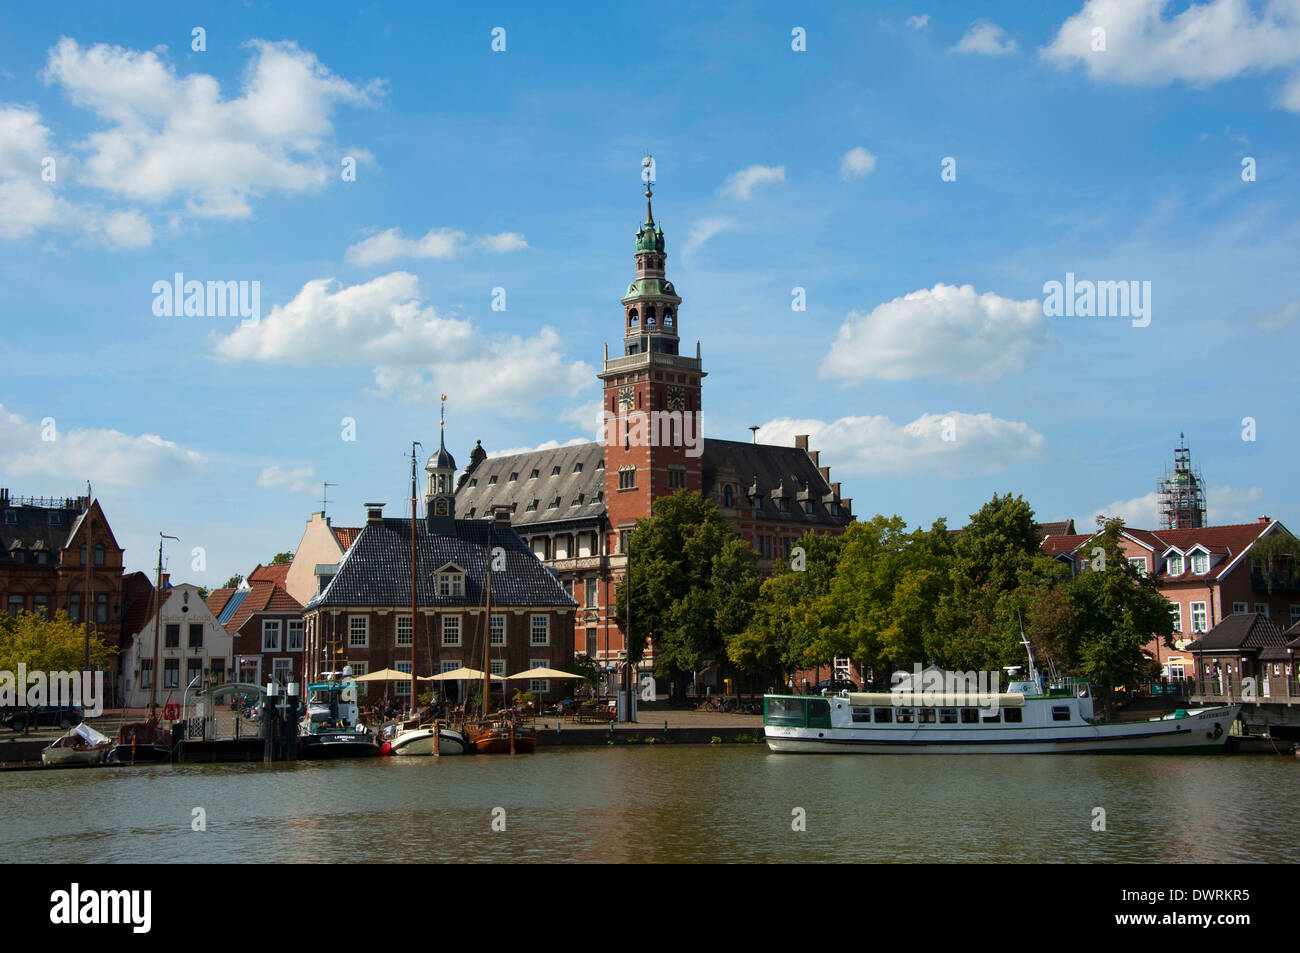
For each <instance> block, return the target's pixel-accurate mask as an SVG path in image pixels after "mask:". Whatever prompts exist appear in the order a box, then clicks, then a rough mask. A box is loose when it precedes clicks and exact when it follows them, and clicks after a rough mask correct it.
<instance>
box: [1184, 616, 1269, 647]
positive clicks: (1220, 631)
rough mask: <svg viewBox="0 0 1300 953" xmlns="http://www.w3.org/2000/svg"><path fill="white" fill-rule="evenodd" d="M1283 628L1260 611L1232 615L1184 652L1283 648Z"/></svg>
mask: <svg viewBox="0 0 1300 953" xmlns="http://www.w3.org/2000/svg"><path fill="white" fill-rule="evenodd" d="M1285 644H1286V637H1285V636H1283V635H1282V628H1281V626H1279V625H1278V624H1277V623H1276V622H1274V621H1273V620H1272V619H1269V618H1268V617H1267V616H1265V615H1264V614H1263V613H1260V612H1234V613H1233V614H1232V615H1230V616H1228V617H1227V618H1226V619H1224V620H1223V621H1222V622H1220V623H1219V624H1218V625H1216V626H1215V627H1214V628H1212V629H1211V630H1210V631H1209V632H1206V633H1205V634H1204V635H1203V636H1201V637H1200V638H1199V639H1197V640H1196V641H1195V642H1193V643H1192V644H1191V645H1188V646H1187V647H1186V648H1185V649H1184V651H1187V652H1198V651H1200V652H1213V651H1224V652H1231V651H1240V650H1243V649H1246V650H1249V649H1265V648H1269V647H1270V646H1278V645H1285Z"/></svg>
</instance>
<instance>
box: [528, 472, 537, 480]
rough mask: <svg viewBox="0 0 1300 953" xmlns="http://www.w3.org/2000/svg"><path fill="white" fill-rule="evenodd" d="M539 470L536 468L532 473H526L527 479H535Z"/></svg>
mask: <svg viewBox="0 0 1300 953" xmlns="http://www.w3.org/2000/svg"><path fill="white" fill-rule="evenodd" d="M539 472H540V471H538V470H534V471H533V472H532V473H530V474H528V479H530V480H536V479H537V475H538V473H539Z"/></svg>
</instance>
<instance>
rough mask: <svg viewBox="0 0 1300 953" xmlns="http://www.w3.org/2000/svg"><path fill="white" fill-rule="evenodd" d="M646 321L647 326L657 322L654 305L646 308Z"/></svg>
mask: <svg viewBox="0 0 1300 953" xmlns="http://www.w3.org/2000/svg"><path fill="white" fill-rule="evenodd" d="M645 323H646V326H647V327H649V326H650V325H652V324H654V323H655V309H654V305H651V306H650V307H648V308H646V312H645Z"/></svg>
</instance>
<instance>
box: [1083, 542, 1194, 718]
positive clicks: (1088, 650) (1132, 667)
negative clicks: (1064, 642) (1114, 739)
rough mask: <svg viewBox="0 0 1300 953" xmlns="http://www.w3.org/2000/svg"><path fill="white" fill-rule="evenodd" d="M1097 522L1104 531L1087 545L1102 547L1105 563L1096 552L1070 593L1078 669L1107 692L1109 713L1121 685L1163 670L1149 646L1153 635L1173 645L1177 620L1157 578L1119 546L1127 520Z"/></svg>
mask: <svg viewBox="0 0 1300 953" xmlns="http://www.w3.org/2000/svg"><path fill="white" fill-rule="evenodd" d="M1098 522H1099V523H1101V526H1102V529H1101V532H1100V533H1099V534H1098V535H1096V536H1094V537H1093V538H1092V539H1091V540H1089V542H1088V543H1087V546H1088V549H1089V551H1090V554H1091V552H1092V550H1093V548H1094V547H1099V548H1101V550H1102V551H1103V553H1104V564H1103V562H1102V560H1101V559H1098V558H1097V557H1096V556H1095V555H1094V556H1093V558H1091V559H1090V560H1089V567H1088V569H1087V570H1085V571H1084V572H1082V573H1080V574H1079V575H1078V576H1076V577H1075V578H1074V581H1073V582H1072V583H1071V584H1070V589H1069V595H1070V603H1071V606H1072V608H1073V610H1074V612H1075V627H1076V630H1077V635H1076V638H1077V649H1076V651H1077V661H1076V662H1075V667H1076V669H1077V671H1078V674H1080V675H1083V676H1084V677H1086V678H1088V679H1089V680H1090V681H1091V682H1093V683H1094V684H1096V685H1098V686H1099V687H1100V688H1101V689H1102V690H1103V703H1104V705H1105V707H1106V709H1107V711H1109V709H1110V706H1111V699H1112V694H1113V692H1114V690H1115V689H1116V688H1118V687H1120V686H1133V685H1135V684H1136V683H1137V682H1138V681H1139V680H1141V679H1144V678H1150V677H1153V676H1154V675H1157V674H1158V672H1157V671H1156V670H1155V663H1154V662H1153V661H1152V659H1151V657H1150V655H1149V654H1147V653H1146V652H1145V651H1144V649H1145V647H1146V645H1147V644H1148V643H1149V642H1151V640H1152V638H1153V637H1154V638H1159V639H1163V641H1164V644H1165V645H1167V646H1168V647H1170V648H1173V633H1174V624H1173V619H1172V617H1171V616H1170V614H1169V600H1168V599H1166V598H1165V597H1164V596H1163V595H1161V593H1160V588H1159V586H1158V585H1157V584H1156V580H1155V578H1154V577H1153V576H1147V575H1142V574H1140V573H1139V572H1138V571H1137V569H1135V568H1134V567H1133V566H1130V565H1129V563H1128V560H1127V559H1126V558H1125V556H1124V551H1123V550H1122V549H1121V548H1120V533H1121V532H1123V530H1124V522H1123V520H1119V519H1110V520H1104V521H1103V520H1102V519H1100V518H1099V519H1098ZM1103 566H1104V568H1102V567H1103Z"/></svg>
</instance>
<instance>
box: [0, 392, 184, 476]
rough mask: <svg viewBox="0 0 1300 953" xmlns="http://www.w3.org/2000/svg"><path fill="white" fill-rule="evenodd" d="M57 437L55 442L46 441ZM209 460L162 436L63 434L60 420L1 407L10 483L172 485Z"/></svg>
mask: <svg viewBox="0 0 1300 953" xmlns="http://www.w3.org/2000/svg"><path fill="white" fill-rule="evenodd" d="M50 436H52V437H53V438H54V439H46V438H48V437H50ZM205 463H206V461H205V460H204V458H203V457H202V456H201V455H200V454H199V453H198V452H197V451H194V450H187V449H185V448H183V447H181V446H178V445H177V444H175V443H173V442H172V441H170V440H164V439H163V438H162V437H160V436H158V435H157V434H148V433H147V434H139V435H136V436H132V435H130V434H125V433H122V432H121V431H118V430H103V429H86V430H76V429H69V430H64V429H62V428H61V427H60V426H59V421H58V420H57V419H55V420H54V422H53V427H52V428H51V427H47V426H46V421H44V420H42V421H41V422H40V423H34V422H32V421H30V420H27V419H26V418H24V417H22V416H20V415H19V414H12V413H9V412H7V411H6V410H5V409H4V407H3V406H0V470H3V471H4V473H5V474H6V475H7V476H9V477H11V478H20V479H25V478H29V477H30V478H34V479H40V480H42V481H45V482H49V481H55V482H63V483H67V482H69V481H71V482H74V483H75V482H76V481H78V480H91V481H92V482H98V483H110V484H119V485H123V484H137V483H151V484H158V483H168V482H173V481H178V480H185V479H187V478H189V477H191V476H193V475H195V474H197V473H199V472H200V471H201V470H202V469H203V466H204V464H205Z"/></svg>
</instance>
